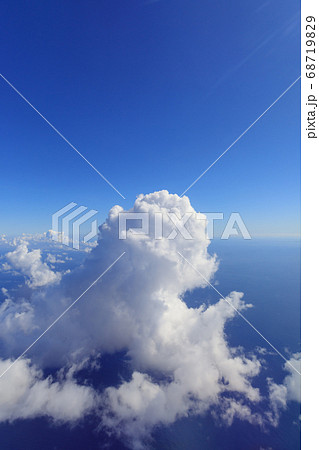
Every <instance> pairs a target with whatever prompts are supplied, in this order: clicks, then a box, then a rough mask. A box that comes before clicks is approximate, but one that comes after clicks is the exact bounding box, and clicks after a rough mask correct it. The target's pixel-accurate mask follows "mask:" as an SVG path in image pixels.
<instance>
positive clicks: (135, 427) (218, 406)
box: [0, 191, 294, 449]
mask: <svg viewBox="0 0 319 450" xmlns="http://www.w3.org/2000/svg"><path fill="white" fill-rule="evenodd" d="M122 212H123V209H122V208H121V207H120V206H114V207H113V208H112V209H111V210H110V212H109V216H108V219H107V220H106V222H105V223H104V224H103V225H102V226H101V227H100V235H99V241H98V245H97V246H96V247H95V248H94V249H93V250H92V251H91V253H90V254H89V255H88V257H87V259H86V261H85V263H84V264H83V266H81V267H80V268H79V269H77V270H76V271H75V272H73V273H71V274H69V275H66V276H64V277H63V279H62V281H61V283H60V284H59V285H58V286H51V287H50V286H49V287H47V289H46V290H45V291H44V290H43V289H42V290H40V291H38V290H36V291H35V292H34V293H33V295H32V296H31V298H30V299H24V300H23V301H20V302H14V304H13V302H11V303H10V302H9V300H7V306H4V307H3V309H2V312H1V323H2V324H3V326H4V328H5V329H6V333H1V336H2V339H3V342H4V345H5V348H6V349H7V353H8V354H7V355H6V356H7V357H9V356H13V355H17V354H18V352H19V351H21V350H24V348H23V347H24V346H25V344H26V336H27V338H28V342H31V341H32V339H34V338H36V337H37V336H38V335H39V334H40V332H41V331H42V330H43V329H45V328H46V327H47V326H48V325H49V324H50V322H52V320H54V318H55V317H57V316H58V315H59V314H60V313H61V312H62V311H63V310H64V309H65V308H66V307H67V306H68V305H69V304H71V303H72V301H73V300H75V299H76V298H77V297H78V296H79V295H80V294H81V293H82V292H83V291H84V290H85V289H86V288H87V287H88V286H89V285H90V284H91V283H92V282H93V281H94V280H95V279H96V278H97V277H98V276H99V275H100V274H101V273H103V272H104V271H105V270H106V269H107V267H108V266H109V265H110V264H112V263H113V262H114V260H115V259H116V258H118V257H119V256H120V255H121V254H122V253H123V252H125V254H124V255H123V257H122V258H121V259H120V260H119V261H118V262H117V263H116V264H115V265H114V267H112V269H111V270H110V271H109V272H108V273H106V274H105V275H104V276H103V277H102V278H101V279H100V281H99V282H98V283H97V284H96V285H95V286H93V287H92V288H91V289H90V290H89V291H88V292H87V293H86V294H85V296H84V297H83V298H82V299H81V300H80V301H79V302H78V303H77V304H76V305H75V306H74V307H73V308H72V309H71V310H70V311H69V312H68V313H67V315H66V316H65V317H63V319H61V321H60V322H59V323H57V324H56V325H55V327H54V329H52V330H50V332H49V333H48V334H47V335H46V336H45V337H44V338H43V339H42V340H41V341H39V342H38V343H37V344H36V345H37V346H36V347H34V349H33V350H32V352H30V357H31V358H32V360H34V361H35V362H36V363H37V364H39V365H40V366H42V367H45V366H52V365H53V364H54V365H55V366H56V365H57V364H59V365H60V366H61V367H63V365H65V364H66V362H68V364H69V365H70V364H78V363H79V362H80V361H82V360H85V359H87V358H88V357H89V356H90V355H92V352H93V353H95V354H96V353H102V354H103V353H116V352H119V351H122V352H123V351H124V352H126V354H127V356H128V357H129V360H130V365H131V371H132V374H131V378H130V379H128V380H126V381H123V382H121V383H120V384H119V385H117V386H107V385H106V386H105V387H104V389H103V391H102V392H100V393H99V395H96V394H95V393H94V392H93V391H92V389H90V388H89V387H87V386H80V385H78V384H77V383H76V375H74V373H73V375H74V376H73V375H72V378H71V379H67V380H66V379H60V380H57V381H56V382H54V383H53V381H52V380H51V381H50V380H45V379H43V377H42V375H41V373H39V372H36V375H34V370H35V369H32V366H31V365H30V363H29V362H27V361H25V360H23V361H19V365H17V367H16V371H17V372H18V371H19V370H20V371H21V373H22V372H23V371H24V372H25V373H27V374H29V375H28V376H29V378H28V376H26V379H27V380H29V381H26V383H25V384H24V385H23V387H21V388H19V389H20V391H21V392H22V394H21V395H19V396H18V397H17V399H16V397H14V398H13V400H12V404H13V405H16V406H12V408H13V409H12V408H11V409H10V408H9V409H7V404H8V402H5V403H1V401H0V419H1V418H2V419H4V418H5V417H8V418H11V419H12V418H15V417H18V415H17V413H16V411H17V410H21V405H28V401H29V400H28V399H29V398H30V397H29V394H28V392H30V391H31V390H34V391H36V392H42V394H41V393H39V394H38V398H39V402H38V403H37V406H36V412H30V416H34V415H35V414H41V411H43V414H45V415H51V416H52V417H57V416H59V417H65V419H67V418H68V417H70V412H69V410H68V408H69V405H68V404H67V403H69V402H68V401H66V402H65V403H66V404H65V411H64V401H63V400H62V399H64V398H67V399H69V401H70V398H72V395H73V394H74V395H75V396H77V399H78V401H79V406H78V408H77V409H78V414H77V416H81V415H82V414H84V413H85V412H86V411H87V410H88V409H90V408H91V407H92V405H93V399H94V402H95V410H96V413H97V414H99V415H100V417H101V425H102V426H103V427H104V428H105V429H107V430H108V432H110V431H111V432H113V433H115V434H116V435H117V436H118V437H120V438H123V439H124V440H125V441H126V442H128V443H129V445H130V446H131V447H132V448H136V449H137V448H141V447H142V446H143V443H144V441H145V439H147V437H148V436H149V435H150V433H151V432H152V430H153V428H154V426H157V425H160V424H162V425H165V424H170V423H173V422H174V421H175V420H176V419H178V418H180V417H184V416H188V415H190V414H198V413H201V412H205V411H208V410H210V409H211V408H212V407H214V410H215V412H216V411H219V415H220V417H219V418H220V419H222V420H224V421H225V423H228V424H230V423H231V422H232V420H233V419H234V418H235V417H239V418H241V419H242V420H248V421H249V422H251V423H256V424H260V423H261V422H262V421H263V420H264V419H266V420H268V421H269V418H268V419H267V417H265V418H263V417H262V416H261V415H260V413H256V412H253V408H254V405H256V404H258V403H259V402H260V401H261V400H262V399H261V395H260V392H259V390H258V389H257V388H256V387H255V386H254V382H253V380H254V377H255V376H257V375H258V374H259V372H260V369H261V364H260V362H259V360H258V359H257V358H256V357H255V356H250V357H248V356H246V355H245V353H244V351H243V350H242V349H241V348H231V347H230V346H229V344H228V342H227V336H226V335H225V324H226V323H227V321H230V320H232V319H233V318H234V316H235V315H236V312H235V311H234V309H233V308H232V307H231V306H230V305H229V304H228V303H227V302H226V301H225V300H224V299H220V300H219V301H217V302H216V303H215V304H211V305H210V304H206V303H207V302H204V301H203V304H202V306H200V307H190V306H187V305H186V303H185V302H184V300H183V299H184V294H185V293H186V292H187V291H190V290H194V289H195V288H201V287H204V286H206V283H205V281H204V280H203V278H202V277H201V276H200V274H199V273H201V274H202V275H203V276H204V277H205V278H206V279H212V277H213V276H214V274H215V272H216V270H217V269H218V262H217V259H216V256H211V255H210V254H209V253H208V251H207V247H208V244H209V241H208V240H207V239H206V234H205V222H204V220H201V219H203V218H204V217H203V216H202V215H198V214H196V213H195V211H194V209H193V208H192V206H191V205H190V202H189V200H188V198H187V197H182V198H180V197H179V196H177V195H171V194H169V193H168V192H167V191H161V192H155V193H152V194H148V195H140V196H139V197H138V198H137V200H136V201H135V203H134V206H133V208H132V209H131V210H130V212H132V213H148V214H149V218H150V219H149V220H150V228H149V233H148V234H136V233H134V232H133V231H128V232H127V236H126V239H119V229H118V224H119V214H121V213H122ZM168 213H174V214H175V215H176V217H177V218H179V219H181V218H183V217H185V215H186V214H188V215H189V219H188V220H187V223H186V225H185V228H187V230H188V232H189V234H190V235H191V236H192V239H185V236H183V234H182V233H181V232H180V231H177V232H176V233H174V234H176V236H174V239H172V238H170V239H169V238H168V236H171V232H172V220H171V218H170V217H169V215H168ZM189 213H192V214H189ZM158 214H161V217H162V220H163V236H164V237H163V238H161V239H159V238H158V236H155V231H154V230H155V227H154V224H155V222H156V220H157V218H156V217H158ZM31 253H32V258H31V257H30V252H29V253H28V252H27V250H26V249H25V248H24V247H23V248H19V249H17V250H16V251H14V252H12V253H11V254H9V255H8V260H9V261H10V263H11V264H13V262H15V264H16V266H17V265H18V264H20V267H23V268H24V269H23V270H25V272H27V271H28V274H29V276H30V279H31V281H30V283H32V285H33V286H36V285H37V286H43V285H44V284H45V283H44V279H47V278H48V277H49V275H48V273H49V272H48V271H46V269H45V271H46V272H45V273H46V276H43V277H42V275H40V274H39V273H41V268H42V269H43V263H42V265H39V264H38V262H39V256H38V253H36V254H34V253H33V252H31ZM180 254H182V255H183V256H184V257H185V258H186V260H187V261H188V262H187V261H186V260H185V259H184V258H182V257H181V256H180ZM28 255H29V256H28ZM30 259H32V261H33V263H30ZM26 260H27V261H28V263H27V262H25V261H26ZM19 261H20V262H19ZM21 261H23V263H22V262H21ZM34 261H35V262H34ZM34 264H38V265H37V268H38V269H39V270H36V271H35V270H32V269H31V267H34ZM192 266H193V267H192ZM194 269H196V270H194ZM52 280H53V278H52ZM196 292H197V291H196ZM204 295H205V293H203V294H201V298H203V297H204ZM227 300H228V302H230V303H231V304H232V305H233V306H234V307H235V308H236V309H238V310H244V309H245V308H246V307H247V305H245V303H244V301H243V294H241V293H238V292H232V293H231V294H229V296H228V297H227ZM196 304H198V302H197V303H196ZM21 314H24V315H25V317H27V318H28V320H27V321H26V320H25V321H24V326H23V327H22V326H21V323H19V317H21ZM20 322H21V320H20ZM8 323H10V327H8ZM2 364H7V362H3V363H2ZM10 370H13V368H12V369H10ZM8 373H9V372H7V374H8ZM30 373H31V375H30ZM7 374H6V375H5V376H4V377H3V378H1V379H0V389H1V386H2V389H5V388H4V387H3V386H4V384H3V383H6V382H7V381H6V376H7ZM291 375H292V374H291ZM41 377H42V378H41ZM32 380H33V381H32ZM55 383H58V384H55ZM293 384H294V381H292V380H290V379H286V381H285V386H286V388H287V389H288V386H292V385H293ZM39 386H41V389H40V387H39ZM43 386H44V388H43ZM273 387H274V386H272V387H271V389H272V388H273ZM42 388H43V389H42ZM20 391H19V392H20ZM51 392H59V397H57V400H56V404H55V406H54V407H53V405H52V404H51V402H50V401H49V400H48V398H50V395H51V394H50V393H51ZM290 398H291V399H292V398H293V396H292V394H291V396H290ZM59 399H61V401H59ZM6 410H8V411H9V412H8V413H6V412H5V411H6ZM57 410H58V411H59V412H58V413H57ZM12 411H13V412H12ZM24 411H29V409H28V407H26V408H25V409H24ZM26 416H27V413H25V415H24V416H23V417H26ZM19 417H20V416H19ZM73 418H74V417H70V420H72V419H73Z"/></svg>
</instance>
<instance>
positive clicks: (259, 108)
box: [0, 0, 300, 235]
mask: <svg viewBox="0 0 319 450" xmlns="http://www.w3.org/2000/svg"><path fill="white" fill-rule="evenodd" d="M299 8H300V5H299V1H295V0H282V1H275V0H270V1H264V0H262V1H256V0H245V1H244V2H238V1H237V0H236V1H235V0H234V1H229V0H228V1H224V2H220V1H216V0H158V1H156V0H149V1H147V0H146V1H142V0H109V1H91V2H88V1H78V0H77V1H68V2H63V1H45V2H39V1H28V2H24V1H14V0H13V1H12V0H11V1H4V2H1V14H0V30H1V39H0V42H1V43H0V46H1V54H2V58H1V61H2V64H1V73H3V75H4V76H5V77H6V78H8V80H9V81H10V82H11V83H12V84H13V85H15V86H16V88H17V89H19V90H20V91H21V92H22V93H23V95H25V96H26V97H27V98H28V99H29V100H30V101H31V103H33V104H34V105H35V107H37V108H38V109H39V110H40V112H41V113H43V114H44V115H45V116H46V117H47V119H48V120H49V121H51V122H52V123H53V124H54V125H55V126H56V127H57V128H58V129H59V130H60V131H61V133H62V134H64V135H65V137H66V138H67V139H69V140H70V141H71V142H72V144H73V145H75V146H76V147H77V148H78V149H79V151H80V152H82V153H83V154H84V155H85V156H86V157H87V158H88V159H89V160H90V161H91V162H92V163H93V164H94V165H95V166H96V167H97V168H98V170H99V171H101V172H102V173H103V174H104V175H105V176H106V177H107V178H108V179H109V180H110V181H111V182H112V183H113V184H114V185H115V186H116V187H117V188H118V189H119V190H120V191H121V192H122V193H123V194H124V196H125V197H126V200H123V199H122V198H121V197H120V196H119V195H118V194H117V193H116V192H114V191H113V190H112V189H111V188H110V187H109V186H108V185H107V184H106V183H105V182H104V181H103V180H102V179H101V178H99V176H98V175H97V174H96V173H95V172H94V171H93V170H92V169H91V168H90V167H89V166H88V165H87V164H86V163H85V162H84V161H83V160H81V158H80V157H79V156H78V155H77V154H76V153H75V152H74V151H73V150H72V149H71V148H70V147H68V145H67V144H66V143H65V142H63V140H62V139H61V138H60V137H59V136H58V135H57V134H56V133H55V132H54V131H53V130H52V129H50V128H49V127H48V125H47V124H46V123H45V122H44V121H43V120H42V119H41V118H40V117H39V116H38V115H37V114H36V113H35V112H34V111H33V110H32V109H31V108H30V107H29V106H28V105H27V104H26V103H24V102H23V101H22V100H21V99H20V98H19V97H18V95H17V94H16V93H15V92H14V91H13V90H12V89H11V88H10V87H9V86H8V85H7V84H6V83H5V82H4V81H3V80H2V79H0V95H1V112H2V119H1V137H2V138H1V152H2V158H1V184H2V189H1V190H2V195H1V204H0V207H1V221H0V233H8V234H14V233H22V232H28V233H30V232H43V231H46V230H47V229H49V228H51V214H52V213H54V212H55V211H57V210H58V209H60V208H62V207H63V206H64V205H65V204H67V203H69V202H71V201H74V202H76V203H78V204H81V205H85V206H88V207H89V208H93V209H97V210H98V211H99V221H100V222H101V221H102V220H103V219H104V217H105V216H106V214H107V211H108V209H109V208H110V207H111V206H113V205H114V204H116V203H117V204H120V205H122V206H123V207H131V205H132V203H133V202H134V199H135V197H136V195H138V194H139V193H148V192H152V191H154V190H159V189H167V190H169V191H170V192H172V193H179V194H180V193H182V192H183V191H184V190H185V189H186V188H187V186H188V185H189V184H190V183H191V182H192V181H194V179H195V178H197V176H198V175H199V174H200V173H201V172H202V171H203V170H204V169H206V167H207V166H208V165H210V164H211V162H212V161H214V160H215V159H216V157H217V156H219V154H220V153H222V152H223V151H224V150H225V148H227V147H228V146H229V145H230V144H231V143H232V142H233V141H234V140H235V139H236V138H237V137H238V135H240V134H241V133H242V131H243V130H244V129H245V128H247V127H248V126H249V125H250V123H251V122H253V121H254V120H255V119H256V118H257V117H258V116H259V115H260V114H261V113H262V112H263V111H264V110H265V109H266V108H267V107H268V106H269V105H270V104H271V103H272V102H273V101H274V100H275V99H276V98H277V97H278V96H279V95H280V94H281V93H282V91H284V90H285V89H286V88H287V87H288V86H289V85H290V84H291V83H292V82H293V81H294V80H295V79H296V78H297V77H298V76H299V74H300V57H299V50H300V48H299V47H300V44H299V40H300V32H299V20H300V11H299ZM299 83H300V82H298V83H297V84H296V85H295V86H294V87H293V88H292V89H291V90H290V91H289V92H288V93H287V94H286V95H285V97H284V98H282V99H281V100H280V101H279V102H278V103H277V104H276V105H275V106H274V107H273V108H272V109H271V111H269V112H268V113H267V115H266V116H264V117H263V118H262V119H261V121H260V122H258V124H256V125H255V126H254V127H253V128H252V129H251V130H250V131H249V132H248V133H247V135H245V136H244V137H243V139H242V140H241V141H240V142H239V143H237V144H236V145H235V146H234V147H233V148H232V149H231V150H230V151H229V152H228V153H227V155H225V156H224V157H223V158H222V159H221V160H220V161H219V162H218V163H217V164H216V165H215V166H214V167H213V168H212V169H211V170H210V171H209V172H208V173H207V174H206V175H205V176H204V177H203V178H202V179H201V180H200V181H199V182H198V183H197V184H196V185H195V186H194V187H193V188H192V189H191V190H190V191H189V192H188V195H189V197H190V199H191V202H192V204H193V206H194V207H195V208H196V209H197V210H200V211H211V212H220V211H222V212H224V213H225V215H226V217H227V215H228V214H229V213H230V212H231V211H238V212H240V213H241V215H242V217H243V219H244V220H245V223H246V225H247V226H248V228H249V230H250V231H251V232H252V234H264V235H268V234H269V235H276V234H297V233H298V232H299V212H300V207H299V200H300V193H299V190H300V174H299V171H300V99H299V94H300V84H299Z"/></svg>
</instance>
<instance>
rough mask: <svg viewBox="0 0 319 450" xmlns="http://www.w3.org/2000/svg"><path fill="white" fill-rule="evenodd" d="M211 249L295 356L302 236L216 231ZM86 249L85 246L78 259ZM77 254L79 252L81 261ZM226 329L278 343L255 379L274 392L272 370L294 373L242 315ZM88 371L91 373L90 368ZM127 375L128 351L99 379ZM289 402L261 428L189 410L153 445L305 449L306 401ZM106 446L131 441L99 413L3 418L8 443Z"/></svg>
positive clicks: (6, 446)
mask: <svg viewBox="0 0 319 450" xmlns="http://www.w3.org/2000/svg"><path fill="white" fill-rule="evenodd" d="M210 252H211V253H214V252H216V253H217V255H218V257H219V260H220V268H219V270H218V272H217V273H216V276H215V280H216V281H217V283H216V288H217V289H218V290H219V291H220V292H221V294H223V295H224V296H226V295H227V294H228V293H229V292H231V291H234V290H235V291H240V292H243V293H244V300H245V301H246V302H247V303H252V304H253V305H254V307H253V308H250V309H248V310H246V311H245V312H244V314H245V316H246V317H247V319H248V320H249V321H250V322H252V323H253V325H254V326H255V327H256V328H257V329H258V330H259V331H260V332H261V333H262V334H263V335H264V336H265V337H266V338H267V339H268V340H269V341H270V342H271V343H272V344H273V345H274V346H275V347H276V348H277V349H278V350H279V351H280V352H281V353H283V354H284V355H285V356H286V357H287V358H289V357H290V355H291V354H292V353H295V352H298V351H300V240H299V239H292V238H282V239H279V238H278V239H271V238H264V239H261V238H259V239H252V240H250V241H249V240H246V241H245V240H241V239H229V240H228V241H222V240H218V239H216V240H213V241H212V243H211V245H210ZM83 257H84V255H82V254H81V253H79V256H78V260H77V261H78V262H80V261H81V258H83ZM75 261H76V260H74V259H73V262H72V264H73V265H74V263H75ZM64 268H65V267H64ZM0 281H1V286H3V287H8V288H10V287H12V283H13V280H12V279H8V278H6V277H5V275H2V277H1V280H0ZM20 281H21V280H20ZM218 300H219V296H218V294H217V293H216V292H215V291H214V290H213V289H212V288H207V289H201V290H195V291H193V292H191V293H188V294H187V295H186V296H185V301H186V302H187V303H188V305H189V306H199V305H200V304H201V303H206V304H207V303H214V302H216V301H218ZM52 332H54V330H52ZM226 334H227V337H228V341H229V344H230V345H232V346H239V345H240V346H242V347H243V348H244V349H245V351H247V352H250V351H254V350H255V349H256V348H257V347H264V348H267V349H268V350H270V352H271V353H270V354H268V355H266V356H264V358H265V360H266V361H265V364H264V367H263V369H262V371H261V374H260V376H259V377H258V378H257V380H256V381H255V383H254V385H255V386H257V387H259V388H260V390H261V392H262V393H266V392H267V389H266V388H267V385H266V378H267V377H271V378H273V379H274V381H275V382H277V383H280V382H282V381H283V378H284V377H285V375H287V373H286V372H284V371H283V365H284V361H283V360H282V359H281V358H280V356H278V355H277V354H276V353H274V352H273V351H272V350H271V349H270V348H269V347H267V343H266V342H265V341H264V340H263V339H262V338H261V337H260V336H259V335H258V334H257V333H256V332H255V331H254V330H253V329H252V328H251V327H250V326H249V325H248V324H247V323H246V322H244V321H243V319H242V318H241V317H239V316H238V317H236V318H235V319H234V320H232V321H231V322H230V323H229V324H228V325H227V327H226ZM82 375H83V377H85V373H83V374H82ZM119 375H121V376H122V377H123V378H128V377H129V368H128V365H127V361H126V359H125V355H124V354H119V355H113V356H104V357H103V358H102V370H101V371H100V372H99V373H97V374H95V375H94V378H93V379H92V383H93V384H94V385H96V386H99V385H105V383H107V384H109V385H116V384H117V383H118V382H119ZM80 376H81V374H80ZM288 406H289V407H288V409H287V410H286V411H284V412H283V413H282V415H281V419H280V423H279V426H278V427H276V428H274V427H269V428H266V429H261V428H259V427H258V426H255V425H249V424H248V423H247V422H242V421H239V420H235V421H234V423H233V424H232V425H231V426H230V427H225V426H222V425H220V424H217V423H215V421H214V419H213V417H212V415H211V414H210V413H207V414H206V415H205V416H202V417H190V418H184V419H181V420H179V421H177V422H176V423H175V424H174V425H172V426H170V427H165V428H163V427H159V428H158V429H156V430H155V432H154V434H153V437H154V441H153V443H152V446H151V447H152V448H154V449H155V450H159V449H165V450H170V449H172V450H173V449H174V450H193V449H201V450H206V449H207V450H208V449H211V450H261V449H263V450H266V449H267V450H271V449H272V450H297V449H300V420H299V417H300V405H299V404H297V403H295V402H290V403H289V404H288ZM102 448H111V449H126V448H127V447H125V445H124V444H122V443H121V442H118V441H116V440H114V439H112V438H108V437H107V436H106V435H105V434H104V433H101V432H99V431H98V430H97V422H96V419H95V418H94V417H89V418H87V419H85V421H83V422H81V423H80V424H78V425H76V426H75V427H73V428H70V427H69V426H65V425H63V426H56V425H53V424H52V423H50V421H49V420H47V419H45V418H41V419H36V420H24V421H16V422H14V423H13V424H1V425H0V449H1V450H38V449H39V450H82V449H83V450H89V449H92V450H93V449H102Z"/></svg>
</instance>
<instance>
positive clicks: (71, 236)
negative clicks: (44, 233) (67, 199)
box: [52, 202, 98, 249]
mask: <svg viewBox="0 0 319 450" xmlns="http://www.w3.org/2000/svg"><path fill="white" fill-rule="evenodd" d="M76 206H77V203H74V202H71V203H69V204H68V205H66V206H64V207H63V208H61V209H59V211H57V212H55V213H54V214H52V239H53V240H54V241H57V242H61V243H62V244H64V245H68V246H71V245H72V247H73V248H75V249H79V248H80V228H81V226H82V225H84V224H85V223H87V222H89V221H91V222H90V223H91V231H90V232H89V233H87V234H86V235H85V236H83V242H84V243H86V242H88V241H89V240H90V239H93V238H94V237H96V236H97V232H98V227H97V220H96V219H95V220H91V219H92V217H93V216H94V215H95V214H97V211H96V210H95V209H91V210H90V211H88V212H86V213H85V214H83V215H82V213H83V212H84V211H86V210H87V209H88V208H87V207H86V206H79V207H78V208H76V209H74V208H75V207H76ZM71 210H72V211H71Z"/></svg>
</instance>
